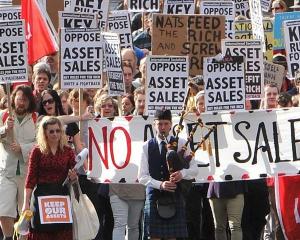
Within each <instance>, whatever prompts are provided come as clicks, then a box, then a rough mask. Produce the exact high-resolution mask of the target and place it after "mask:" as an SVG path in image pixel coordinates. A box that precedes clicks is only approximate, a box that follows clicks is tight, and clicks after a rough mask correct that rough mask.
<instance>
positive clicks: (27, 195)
mask: <svg viewBox="0 0 300 240" xmlns="http://www.w3.org/2000/svg"><path fill="white" fill-rule="evenodd" d="M31 195H32V189H31V188H25V189H24V203H23V207H22V212H24V211H25V210H29V209H30V200H31Z"/></svg>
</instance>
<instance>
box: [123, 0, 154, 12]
mask: <svg viewBox="0 0 300 240" xmlns="http://www.w3.org/2000/svg"><path fill="white" fill-rule="evenodd" d="M128 10H129V11H130V12H159V0H128Z"/></svg>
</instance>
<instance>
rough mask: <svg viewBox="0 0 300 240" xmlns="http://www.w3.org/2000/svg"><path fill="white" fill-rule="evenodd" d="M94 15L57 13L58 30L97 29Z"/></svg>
mask: <svg viewBox="0 0 300 240" xmlns="http://www.w3.org/2000/svg"><path fill="white" fill-rule="evenodd" d="M96 16H97V15H96V14H91V13H70V12H62V11H59V12H58V18H59V27H60V28H97V18H96Z"/></svg>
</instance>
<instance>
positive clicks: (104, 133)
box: [88, 127, 108, 171]
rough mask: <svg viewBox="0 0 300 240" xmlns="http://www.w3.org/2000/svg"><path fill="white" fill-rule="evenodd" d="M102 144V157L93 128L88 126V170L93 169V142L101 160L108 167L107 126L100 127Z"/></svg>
mask: <svg viewBox="0 0 300 240" xmlns="http://www.w3.org/2000/svg"><path fill="white" fill-rule="evenodd" d="M102 136H103V144H104V157H103V155H102V152H101V150H100V147H99V145H98V142H97V139H96V138H95V134H94V132H93V129H92V128H91V127H89V162H88V163H89V171H91V170H92V169H93V164H92V163H93V151H92V149H93V143H94V144H95V147H96V150H97V152H98V154H99V156H100V159H101V161H102V162H103V164H104V166H105V168H106V169H108V153H107V127H103V128H102Z"/></svg>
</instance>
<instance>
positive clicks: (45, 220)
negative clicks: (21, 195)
mask: <svg viewBox="0 0 300 240" xmlns="http://www.w3.org/2000/svg"><path fill="white" fill-rule="evenodd" d="M38 206H39V213H40V221H41V224H53V223H72V222H73V218H72V211H71V204H70V197H69V196H58V195H52V196H39V197H38Z"/></svg>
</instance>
